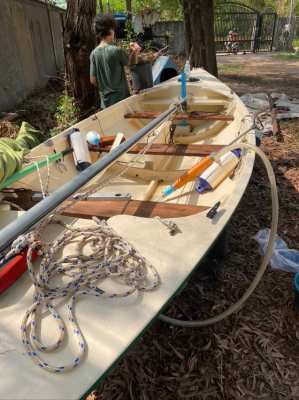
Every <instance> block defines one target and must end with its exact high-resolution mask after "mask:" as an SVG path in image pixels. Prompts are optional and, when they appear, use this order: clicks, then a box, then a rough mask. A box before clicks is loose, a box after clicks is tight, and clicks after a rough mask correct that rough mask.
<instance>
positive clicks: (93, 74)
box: [89, 53, 98, 87]
mask: <svg viewBox="0 0 299 400" xmlns="http://www.w3.org/2000/svg"><path fill="white" fill-rule="evenodd" d="M89 75H90V83H91V84H92V85H93V86H96V87H97V86H98V83H97V78H96V65H95V60H94V55H93V53H91V56H90V73H89Z"/></svg>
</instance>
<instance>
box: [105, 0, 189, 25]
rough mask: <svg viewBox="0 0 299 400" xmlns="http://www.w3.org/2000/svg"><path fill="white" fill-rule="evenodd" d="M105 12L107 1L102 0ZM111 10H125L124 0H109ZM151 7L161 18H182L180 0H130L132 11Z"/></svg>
mask: <svg viewBox="0 0 299 400" xmlns="http://www.w3.org/2000/svg"><path fill="white" fill-rule="evenodd" d="M102 1H103V5H104V9H105V12H107V11H108V10H107V2H106V0H102ZM109 4H110V10H111V12H126V2H125V0H109ZM147 7H149V8H152V9H154V10H157V11H159V12H160V13H161V19H163V20H177V19H182V7H181V2H180V0H132V9H133V13H138V12H139V11H141V10H143V9H145V8H147Z"/></svg>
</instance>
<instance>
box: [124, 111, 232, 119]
mask: <svg viewBox="0 0 299 400" xmlns="http://www.w3.org/2000/svg"><path fill="white" fill-rule="evenodd" d="M158 115H159V112H154V111H142V112H132V113H127V114H125V118H127V119H130V118H134V119H154V118H156V117H157V116H158ZM173 120H174V121H182V120H191V121H192V120H194V121H233V120H234V117H233V116H232V115H224V114H217V113H210V112H196V111H194V112H191V113H177V114H175V115H174V117H173Z"/></svg>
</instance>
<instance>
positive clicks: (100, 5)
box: [99, 0, 104, 14]
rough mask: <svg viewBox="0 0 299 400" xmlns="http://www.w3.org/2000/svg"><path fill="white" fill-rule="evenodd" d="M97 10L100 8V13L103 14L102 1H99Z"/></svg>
mask: <svg viewBox="0 0 299 400" xmlns="http://www.w3.org/2000/svg"><path fill="white" fill-rule="evenodd" d="M99 8H100V13H101V14H104V5H103V0H99Z"/></svg>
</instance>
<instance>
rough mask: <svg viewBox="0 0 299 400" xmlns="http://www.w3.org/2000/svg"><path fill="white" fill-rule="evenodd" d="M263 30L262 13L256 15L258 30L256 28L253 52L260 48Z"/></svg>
mask: <svg viewBox="0 0 299 400" xmlns="http://www.w3.org/2000/svg"><path fill="white" fill-rule="evenodd" d="M261 30H262V16H261V14H257V15H256V30H255V36H254V43H253V50H252V52H253V53H256V51H258V50H259V47H260V37H261Z"/></svg>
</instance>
